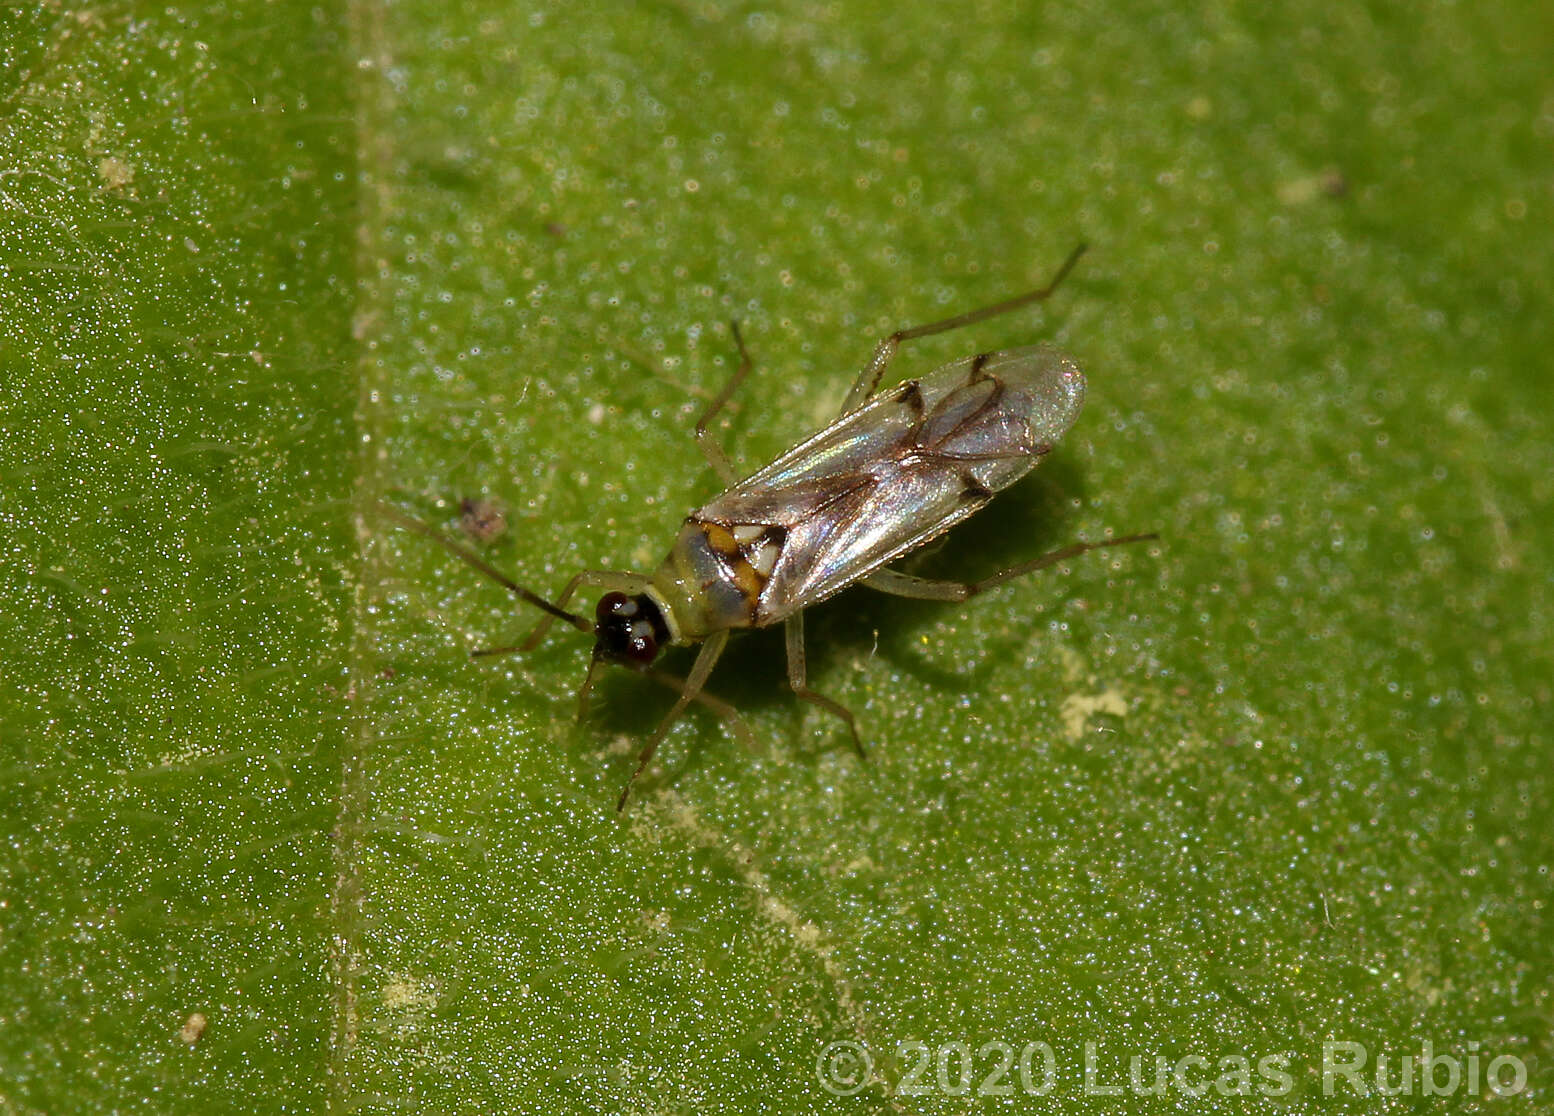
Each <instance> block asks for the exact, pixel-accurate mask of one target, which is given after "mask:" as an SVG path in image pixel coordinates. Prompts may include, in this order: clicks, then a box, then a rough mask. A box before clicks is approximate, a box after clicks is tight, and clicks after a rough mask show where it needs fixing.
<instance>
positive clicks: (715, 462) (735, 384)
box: [696, 319, 753, 485]
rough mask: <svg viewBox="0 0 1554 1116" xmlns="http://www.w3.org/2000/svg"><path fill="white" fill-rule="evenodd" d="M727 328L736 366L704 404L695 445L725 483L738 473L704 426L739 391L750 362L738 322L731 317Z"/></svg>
mask: <svg viewBox="0 0 1554 1116" xmlns="http://www.w3.org/2000/svg"><path fill="white" fill-rule="evenodd" d="M728 329H729V332H730V333H732V334H733V335H734V344H735V345H737V346H738V347H739V367H738V368H737V369H736V370H735V372H734V374H733V375H732V376H730V377H729V378H728V383H726V384H724V385H723V390H722V391H720V392H718V394H717V395H715V396H713V399H712V402H711V403H708V404H707V409H706V410H705V411H703V412H702V413H701V417H700V418H699V419H697V420H696V444H697V446H699V447H700V448H701V452H702V455H703V456H704V457H706V459H707V464H709V465H711V466H712V471H713V472H714V473H716V474H718V479H719V480H721V481H722V482H723V483H724V484H728V485H731V484H733V483H734V482H735V481H737V480H738V479H739V474H738V473H736V472H735V471H734V466H733V465H732V464H731V463H730V462H729V459H728V454H727V453H725V452H724V450H723V447H722V446H720V445H718V443H717V441H716V439H714V438H713V437H712V434H711V431H709V430H708V429H707V428H708V426H709V425H710V424H711V422H712V420H713V419H714V418H715V417H716V416H717V414H718V412H719V411H721V410H722V409H723V408H724V407H726V406H727V405H728V401H729V400H730V399H732V398H733V396H734V393H735V392H736V391H738V390H739V385H740V384H742V383H744V382H745V377H746V376H748V375H750V369H751V368H752V367H753V362H752V361H751V360H750V353H749V351H748V350H746V348H745V339H744V338H743V337H741V336H740V333H739V323H738V322H737V321H734V320H733V319H730V320H729V323H728Z"/></svg>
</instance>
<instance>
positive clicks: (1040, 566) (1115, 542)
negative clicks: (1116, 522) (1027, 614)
mask: <svg viewBox="0 0 1554 1116" xmlns="http://www.w3.org/2000/svg"><path fill="white" fill-rule="evenodd" d="M1159 537H1160V536H1159V535H1157V534H1155V533H1154V532H1153V531H1150V532H1148V533H1146V534H1142V535H1126V536H1124V537H1123V538H1120V539H1106V540H1105V541H1104V542H1093V543H1083V542H1082V543H1073V544H1071V545H1069V546H1065V547H1062V548H1060V549H1058V550H1054V551H1051V552H1049V553H1047V554H1043V555H1041V556H1040V557H1038V558H1032V559H1031V560H1030V561H1029V562H1021V563H1020V564H1019V565H1018V566H1010V567H1009V568H1008V569H1007V570H1002V571H1000V572H998V573H996V574H994V575H993V576H992V577H984V578H983V579H982V580H981V581H938V580H934V579H932V578H926V577H913V576H912V575H911V574H904V573H898V572H897V571H896V570H876V571H874V572H873V573H871V574H870V575H869V576H868V577H866V578H864V579H863V584H864V585H867V586H868V587H869V588H870V589H877V590H879V591H880V592H881V593H889V594H891V595H892V596H896V597H914V598H916V599H918V600H925V601H964V600H968V599H970V598H972V597H975V596H976V595H977V594H978V593H985V592H987V591H988V590H989V589H992V588H993V587H994V586H996V585H1002V584H1003V583H1004V582H1006V581H1010V580H1012V579H1014V578H1017V577H1023V576H1024V575H1025V574H1028V573H1035V572H1036V571H1037V570H1044V569H1046V568H1047V567H1048V566H1054V565H1057V563H1059V562H1063V561H1066V560H1067V559H1069V558H1076V557H1078V556H1079V555H1081V554H1084V553H1086V552H1087V551H1091V550H1101V549H1103V548H1104V547H1108V546H1123V545H1125V544H1127V543H1136V542H1145V541H1147V540H1149V539H1158V538H1159Z"/></svg>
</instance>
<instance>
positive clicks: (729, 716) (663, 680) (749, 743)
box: [643, 670, 755, 749]
mask: <svg viewBox="0 0 1554 1116" xmlns="http://www.w3.org/2000/svg"><path fill="white" fill-rule="evenodd" d="M643 673H644V674H646V675H647V676H648V677H649V678H651V679H652V680H653V681H654V682H657V683H659V684H660V685H663V686H668V687H669V688H670V689H671V690H673V691H674V692H675V693H679V692H680V691H682V690H684V689H685V679H683V678H681V677H680V676H679V675H677V674H670V673H669V672H668V671H665V670H647V671H643ZM695 701H696V703H697V704H698V705H703V706H706V708H707V709H709V710H711V711H712V712H713V713H716V714H717V715H718V716H719V717H721V718H722V719H723V720H724V722H725V723H726V724H727V725H728V727H729V728H730V729H731V730H732V731H733V732H734V733H735V734H737V735H738V737H739V739H740V742H741V743H743V744H744V745H745V747H746V748H750V749H754V748H755V733H753V732H751V731H750V726H749V725H748V724H746V723H745V719H744V718H743V717H741V716H740V715H739V710H737V709H735V708H734V707H733V706H732V705H730V704H729V703H728V702H726V701H724V700H723V699H722V698H720V697H714V696H713V695H712V694H709V693H708V692H707V691H706V690H702V691H701V692H700V693H698V694H697V695H696V697H695Z"/></svg>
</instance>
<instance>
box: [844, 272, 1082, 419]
mask: <svg viewBox="0 0 1554 1116" xmlns="http://www.w3.org/2000/svg"><path fill="white" fill-rule="evenodd" d="M1087 248H1089V245H1088V244H1085V243H1083V242H1081V243H1080V244H1079V245H1077V246H1076V247H1075V248H1074V250H1073V251H1072V252H1070V253H1069V254H1068V259H1066V260H1064V261H1063V266H1062V267H1060V268H1058V272H1057V274H1056V275H1054V276H1053V277H1052V280H1051V281H1050V282H1049V283H1048V284H1047V285H1046V286H1045V287H1042V288H1041V289H1040V290H1038V291H1029V292H1027V293H1025V294H1023V295H1019V296H1018V297H1016V298H1011V299H1006V300H1005V301H1003V302H997V303H994V304H993V305H992V306H984V307H982V308H981V309H980V310H972V311H970V312H969V313H965V314H958V315H956V316H955V317H953V318H945V319H944V320H943V321H942V322H929V323H928V324H927V325H920V326H913V327H912V328H911V329H898V330H897V331H896V332H895V333H892V334H891V335H890V336H889V337H887V338H885V340H883V341H881V342H880V343H879V345H878V347H876V348H875V350H874V357H873V359H871V360H870V361H869V363H868V366H867V367H866V368H864V370H863V371H862V372H861V373H859V374H858V379H857V382H855V383H854V384H853V389H852V391H850V392H848V393H847V401H846V402H845V403H843V404H842V412H841V413H842V414H844V415H845V414H847V413H849V412H851V411H855V410H857V409H858V408H859V407H861V406H863V404H864V403H865V402H867V401H868V399H869V398H870V396H872V395H873V394H874V392H875V390H876V389H878V387H879V386H880V378H881V377H882V376H884V375H885V366H886V365H888V364H889V363H890V360H891V358H892V357H894V356H895V355H896V350H897V349H898V348H900V347H901V343H902V342H903V341H912V340H915V339H916V338H919V337H928V336H931V335H932V334H935V333H945V332H947V331H949V330H952V329H959V328H960V327H961V326H968V325H971V324H972V323H973V322H981V321H986V320H987V319H988V318H993V317H997V316H998V315H999V314H1007V313H1009V311H1011V310H1018V309H1020V307H1022V306H1030V305H1032V304H1033V303H1037V302H1041V301H1043V300H1044V299H1047V298H1050V297H1051V295H1052V293H1053V292H1054V291H1056V290H1057V289H1058V287H1059V285H1061V284H1062V282H1063V280H1064V279H1066V278H1068V273H1069V272H1070V271H1072V270H1074V265H1075V264H1077V263H1078V262H1079V257H1080V256H1082V255H1084V254H1085V250H1086V249H1087Z"/></svg>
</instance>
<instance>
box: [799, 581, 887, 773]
mask: <svg viewBox="0 0 1554 1116" xmlns="http://www.w3.org/2000/svg"><path fill="white" fill-rule="evenodd" d="M783 635H784V637H785V638H786V640H787V644H788V685H789V686H790V687H792V689H793V696H794V697H796V698H798V699H799V700H800V701H807V702H809V703H810V704H811V705H818V706H819V707H820V708H821V709H824V710H825V711H826V712H827V713H830V714H832V715H833V716H836V717H840V718H841V719H842V722H843V723H844V724H846V726H847V731H848V732H849V733H851V734H852V738H853V747H854V748H855V749H857V751H858V755H859V757H860V758H864V759H866V758H868V757H867V756H865V755H864V751H863V741H861V740H859V739H858V725H857V722H856V721H855V720H854V718H853V713H852V710H851V709H848V708H847V706H845V705H843V704H842V703H841V702H839V701H836V700H835V699H833V698H828V697H826V695H825V694H822V693H817V692H816V691H814V690H811V689H810V688H809V683H808V671H807V670H806V667H805V659H804V614H803V613H802V612H795V613H794V614H793V615H792V616H790V617H788V620H787V622H786V623H785V624H784V625H783Z"/></svg>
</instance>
